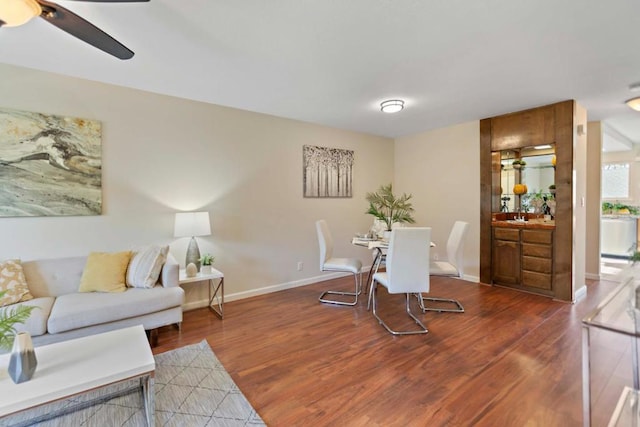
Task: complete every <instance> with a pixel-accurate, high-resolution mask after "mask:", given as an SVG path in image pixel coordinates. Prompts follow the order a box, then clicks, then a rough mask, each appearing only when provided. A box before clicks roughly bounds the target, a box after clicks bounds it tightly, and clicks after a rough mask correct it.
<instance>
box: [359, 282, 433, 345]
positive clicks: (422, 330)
mask: <svg viewBox="0 0 640 427" xmlns="http://www.w3.org/2000/svg"><path fill="white" fill-rule="evenodd" d="M372 286H373V289H372V291H371V292H372V294H373V297H372V299H373V316H374V317H375V318H376V319H377V320H378V323H380V324H381V325H382V327H383V328H385V329H386V330H387V332H389V333H390V334H392V335H415V334H426V333H428V332H429V330H428V329H427V327H426V326H424V324H423V323H422V322H421V321H420V319H418V318H417V317H416V316H415V315H414V314H413V313H412V312H411V307H410V304H409V301H410V294H405V300H406V310H407V314H408V315H409V317H411V318H412V319H413V321H414V322H416V324H417V325H418V326H420V329H419V330H417V331H394V330H393V329H391V328H390V327H389V326H388V325H387V324H386V323H385V322H384V320H382V319H381V318H380V316H378V311H377V308H378V298H377V294H378V284H377V283H376V284H375V285H373V284H372Z"/></svg>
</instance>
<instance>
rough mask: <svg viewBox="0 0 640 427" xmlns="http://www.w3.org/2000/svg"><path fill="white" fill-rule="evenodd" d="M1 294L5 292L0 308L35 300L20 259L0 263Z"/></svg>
mask: <svg viewBox="0 0 640 427" xmlns="http://www.w3.org/2000/svg"><path fill="white" fill-rule="evenodd" d="M0 292H5V294H4V296H3V297H2V298H0V307H4V306H5V305H10V304H15V303H17V302H20V301H28V300H30V299H33V296H32V295H31V294H30V293H29V288H28V287H27V280H26V279H25V278H24V272H23V271H22V264H21V263H20V260H19V259H9V260H6V261H2V262H0Z"/></svg>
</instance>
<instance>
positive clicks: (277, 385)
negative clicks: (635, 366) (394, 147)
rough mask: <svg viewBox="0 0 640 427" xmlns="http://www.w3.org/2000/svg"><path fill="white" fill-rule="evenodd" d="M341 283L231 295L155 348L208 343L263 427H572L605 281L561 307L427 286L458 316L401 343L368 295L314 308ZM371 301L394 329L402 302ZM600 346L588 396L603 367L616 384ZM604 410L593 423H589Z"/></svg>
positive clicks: (482, 289) (522, 296) (458, 286)
mask: <svg viewBox="0 0 640 427" xmlns="http://www.w3.org/2000/svg"><path fill="white" fill-rule="evenodd" d="M351 286H352V282H351V279H349V278H346V279H336V280H331V281H326V282H321V283H317V284H313V285H309V286H304V287H300V288H296V289H290V290H286V291H282V292H277V293H273V294H269V295H263V296H258V297H254V298H250V299H245V300H240V301H234V302H231V303H228V304H226V305H225V319H224V320H219V319H218V318H217V317H216V316H215V315H214V314H212V313H211V312H210V311H209V310H208V309H198V310H193V311H189V312H186V313H185V314H184V322H183V325H182V332H181V333H180V332H178V330H177V329H176V328H174V327H166V328H161V329H160V330H159V334H158V340H159V342H158V346H157V347H155V348H154V353H161V352H164V351H167V350H170V349H173V348H177V347H181V346H183V345H187V344H192V343H196V342H199V341H201V340H202V339H205V338H206V339H207V341H208V342H209V344H210V345H211V348H212V349H213V351H214V352H215V353H216V355H217V356H218V358H219V359H220V361H221V362H222V363H223V365H224V366H225V368H226V369H227V370H228V371H229V373H230V374H231V376H232V377H233V379H234V380H235V381H236V383H237V385H238V386H239V387H240V389H241V390H242V391H243V392H244V394H245V395H246V397H247V398H248V399H249V401H250V402H251V403H252V405H253V407H254V408H255V409H256V410H257V411H258V413H259V414H260V416H261V417H262V418H263V419H264V421H265V422H266V423H267V425H269V426H297V425H313V426H329V425H331V426H336V425H340V426H427V425H428V426H441V425H442V426H444V425H446V426H467V425H475V426H579V425H582V379H581V378H582V377H581V366H582V360H581V354H582V353H581V342H582V337H581V322H580V321H581V319H582V318H583V317H584V316H585V315H586V314H587V313H588V312H589V311H591V310H592V309H593V308H594V307H595V305H596V304H597V303H598V302H600V301H601V300H602V299H603V298H604V297H605V296H606V295H607V294H608V293H609V292H610V291H611V290H613V289H614V287H615V286H616V283H615V282H608V281H600V282H590V284H589V285H588V293H587V297H586V298H585V299H583V300H582V301H580V302H579V303H578V304H575V305H571V304H567V303H563V302H557V301H553V300H551V299H549V298H545V297H541V296H536V295H530V294H526V293H522V292H517V291H514V290H511V289H504V288H498V287H489V286H485V285H478V284H474V283H469V282H464V281H461V280H455V279H444V278H433V279H432V282H431V288H432V292H431V294H432V295H434V296H440V297H451V298H457V299H459V300H460V301H461V302H462V304H463V305H464V307H465V310H466V312H465V313H462V314H457V313H436V312H429V313H427V314H420V316H419V317H420V318H421V319H422V320H424V322H425V324H426V325H427V327H428V328H429V333H428V334H426V335H416V336H401V337H394V336H391V335H390V334H389V333H387V332H386V331H385V330H384V329H383V328H382V327H381V326H380V325H379V324H378V323H377V322H376V321H375V319H374V318H373V316H372V315H371V313H370V312H368V311H367V310H366V296H365V298H362V301H361V302H359V303H358V305H357V306H356V307H342V306H331V305H326V304H320V303H319V302H318V296H319V295H320V293H321V291H322V290H325V289H329V288H331V289H336V288H344V289H350V288H351ZM379 295H380V312H381V315H382V316H384V317H383V318H385V320H388V323H389V324H390V325H391V326H392V327H393V326H396V327H402V326H405V327H411V326H412V324H411V322H410V320H409V318H408V316H407V315H406V313H405V312H404V311H403V309H404V307H403V304H404V300H403V296H401V295H388V294H386V293H385V292H384V290H383V289H381V290H380V293H379ZM609 344H611V342H609V343H607V342H605V343H604V344H603V345H602V348H601V350H602V352H598V351H596V353H597V355H596V357H595V359H594V360H596V361H597V363H598V364H600V365H599V366H605V367H606V366H609V368H608V369H605V370H604V371H605V372H604V373H603V374H602V375H601V376H599V377H598V376H597V375H596V376H595V378H594V381H595V382H596V383H598V384H599V387H600V388H604V386H605V383H607V378H609V377H610V376H611V375H613V374H612V372H614V371H615V372H617V373H618V374H619V375H618V377H620V378H622V379H620V378H619V379H618V380H619V381H625V380H626V379H625V378H624V377H625V375H627V373H626V370H625V368H619V367H617V365H618V364H620V360H621V356H620V355H618V357H617V358H614V359H613V360H610V359H608V356H607V354H608V353H607V351H608V345H609ZM615 345H618V346H620V345H621V346H622V347H624V343H623V344H620V343H617V344H615ZM596 347H598V346H596ZM598 348H600V347H598ZM620 352H621V353H625V350H624V348H621V349H620ZM629 372H630V368H629ZM614 376H615V375H614ZM618 392H619V391H618ZM595 394H596V393H594V395H595ZM597 395H598V398H599V399H601V400H602V401H607V402H608V403H607V404H608V405H612V403H611V402H610V400H611V399H612V398H611V397H609V396H608V395H607V394H606V393H601V392H600V391H598V393H597ZM615 399H617V396H616V397H615V398H613V402H615ZM609 416H610V413H604V414H602V415H598V416H597V417H596V416H595V415H594V420H595V419H598V420H599V421H598V423H594V425H603V424H606V422H605V421H604V420H606V419H608V417H609ZM600 421H602V423H600Z"/></svg>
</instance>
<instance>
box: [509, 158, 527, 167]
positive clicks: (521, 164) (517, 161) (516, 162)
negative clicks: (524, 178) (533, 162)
mask: <svg viewBox="0 0 640 427" xmlns="http://www.w3.org/2000/svg"><path fill="white" fill-rule="evenodd" d="M526 165H527V162H525V161H524V160H522V159H515V160H514V161H513V162H512V163H511V166H513V168H514V169H524V167H525V166H526Z"/></svg>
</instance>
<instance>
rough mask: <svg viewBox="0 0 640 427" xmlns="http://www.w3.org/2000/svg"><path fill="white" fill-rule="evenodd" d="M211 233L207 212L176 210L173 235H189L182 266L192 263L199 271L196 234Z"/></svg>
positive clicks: (206, 234) (207, 234) (205, 234)
mask: <svg viewBox="0 0 640 427" xmlns="http://www.w3.org/2000/svg"><path fill="white" fill-rule="evenodd" d="M209 235H211V224H210V222H209V212H177V213H176V220H175V225H174V231H173V236H174V237H191V241H190V242H189V247H188V248H187V256H186V258H185V264H184V266H185V267H186V266H188V265H189V264H190V263H193V264H195V265H196V267H197V268H198V271H200V248H198V243H197V242H196V236H209Z"/></svg>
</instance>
